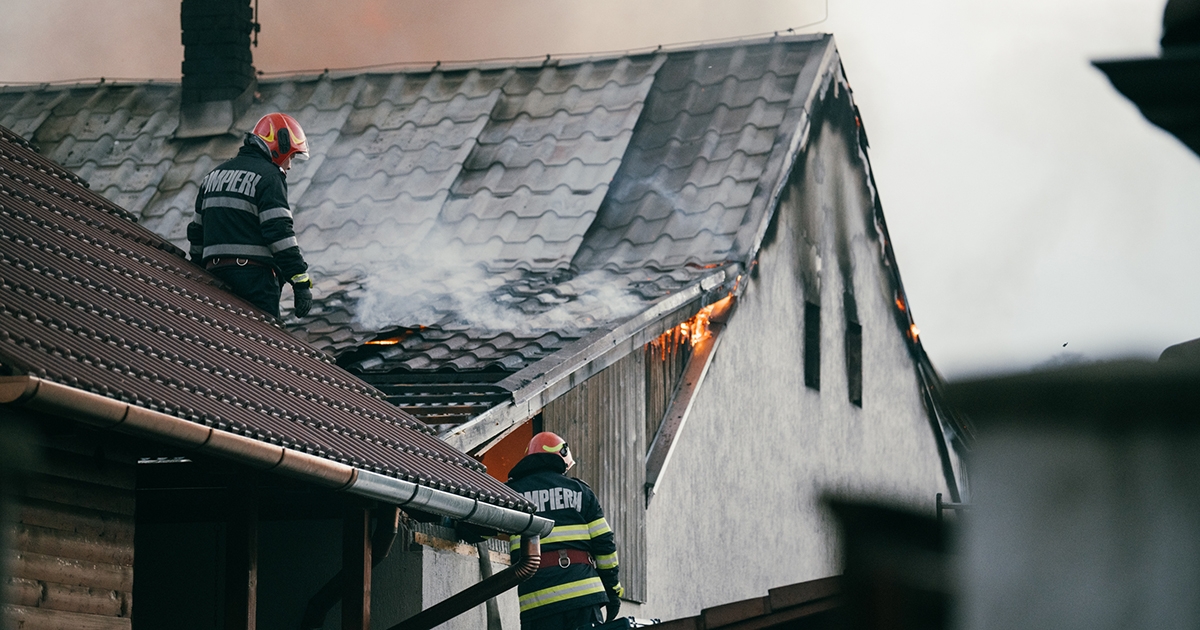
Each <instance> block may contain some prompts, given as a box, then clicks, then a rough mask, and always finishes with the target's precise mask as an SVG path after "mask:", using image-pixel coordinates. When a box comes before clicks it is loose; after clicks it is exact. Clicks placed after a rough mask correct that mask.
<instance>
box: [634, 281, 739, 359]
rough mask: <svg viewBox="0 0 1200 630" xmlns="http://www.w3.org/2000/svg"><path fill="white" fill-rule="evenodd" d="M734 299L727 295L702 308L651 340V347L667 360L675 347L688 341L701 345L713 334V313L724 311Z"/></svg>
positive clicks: (659, 356) (694, 344) (693, 345)
mask: <svg viewBox="0 0 1200 630" xmlns="http://www.w3.org/2000/svg"><path fill="white" fill-rule="evenodd" d="M732 300H733V296H732V295H727V296H725V297H724V298H722V299H720V300H717V301H716V302H713V303H712V304H709V305H708V306H705V307H704V308H702V309H700V312H698V313H696V314H695V315H694V316H692V318H691V319H689V320H687V321H685V322H682V323H680V324H679V325H678V326H676V327H674V328H672V329H671V330H668V331H667V332H665V333H663V334H662V335H660V336H659V337H658V339H655V340H654V341H652V342H650V347H651V349H652V350H653V351H654V352H655V354H656V355H657V357H658V358H659V359H660V360H664V361H665V360H666V359H667V357H668V356H669V355H671V354H673V352H674V348H675V347H677V346H681V345H683V344H685V343H686V344H689V345H691V346H692V347H693V348H695V347H696V346H698V345H700V344H701V343H702V342H703V341H704V340H706V339H708V338H709V337H711V336H712V330H711V329H710V327H709V326H710V323H711V320H712V316H713V313H714V312H719V311H723V310H724V309H725V308H726V307H727V306H728V305H729V302H730V301H732Z"/></svg>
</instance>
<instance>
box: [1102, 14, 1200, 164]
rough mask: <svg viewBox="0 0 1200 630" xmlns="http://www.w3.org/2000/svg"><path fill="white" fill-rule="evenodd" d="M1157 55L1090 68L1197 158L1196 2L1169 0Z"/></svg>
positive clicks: (1199, 61) (1199, 33) (1199, 20)
mask: <svg viewBox="0 0 1200 630" xmlns="http://www.w3.org/2000/svg"><path fill="white" fill-rule="evenodd" d="M1161 43H1162V54H1161V55H1160V56H1158V57H1150V58H1145V59H1121V60H1111V61H1096V62H1094V64H1095V66H1096V67H1097V68H1099V69H1100V70H1101V71H1102V72H1104V74H1106V75H1108V79H1109V80H1110V81H1112V84H1113V87H1115V88H1117V91H1119V92H1120V93H1121V94H1124V95H1125V96H1126V97H1127V98H1129V100H1131V101H1133V102H1134V104H1136V105H1137V106H1138V108H1139V109H1141V110H1142V115H1144V116H1145V117H1146V119H1147V120H1149V121H1150V122H1152V123H1154V124H1156V125H1158V126H1159V127H1162V128H1163V129H1165V130H1167V131H1168V132H1170V133H1172V134H1174V135H1175V137H1177V138H1179V139H1180V140H1181V141H1182V142H1183V143H1184V144H1186V145H1187V146H1188V147H1189V148H1191V149H1192V151H1194V152H1196V153H1197V154H1200V0H1170V1H1169V2H1168V3H1167V6H1166V10H1165V11H1164V12H1163V35H1162V40H1161Z"/></svg>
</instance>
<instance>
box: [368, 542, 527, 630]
mask: <svg viewBox="0 0 1200 630" xmlns="http://www.w3.org/2000/svg"><path fill="white" fill-rule="evenodd" d="M541 564H542V541H541V538H540V537H538V536H536V535H535V536H526V537H524V538H523V539H522V542H521V562H519V563H518V564H514V565H513V566H511V567H508V568H507V569H505V570H503V571H501V572H499V573H497V574H495V575H493V576H492V577H490V578H486V579H484V580H483V581H482V582H479V583H478V584H475V585H472V586H469V587H467V589H466V590H464V591H461V592H459V593H458V594H456V595H451V596H450V597H449V598H447V599H445V600H443V601H441V602H439V603H437V604H434V605H433V606H431V607H430V608H426V609H425V610H422V611H421V612H419V613H417V614H415V615H413V616H412V617H409V618H408V619H405V620H404V621H401V622H400V623H398V624H396V625H394V626H392V627H391V628H388V630H430V629H431V628H434V627H437V626H439V625H441V624H443V623H445V622H446V621H448V620H450V619H453V618H455V617H457V616H459V615H461V614H463V613H465V612H467V611H468V610H471V609H472V608H474V607H476V606H478V605H480V604H482V603H484V602H486V601H487V600H489V599H491V598H493V597H495V596H497V595H499V594H501V593H503V592H505V591H508V590H510V589H512V588H513V587H515V586H516V585H518V584H520V583H521V582H524V581H525V580H528V579H529V578H531V577H533V574H534V573H537V571H538V568H539V567H540V566H541Z"/></svg>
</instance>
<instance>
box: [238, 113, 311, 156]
mask: <svg viewBox="0 0 1200 630" xmlns="http://www.w3.org/2000/svg"><path fill="white" fill-rule="evenodd" d="M250 134H251V136H252V138H256V139H257V140H256V142H255V144H257V145H258V146H259V148H261V149H265V150H266V152H267V155H269V156H270V157H271V161H272V162H274V163H275V166H278V167H280V168H283V164H284V162H286V161H287V159H288V158H289V157H293V156H294V157H297V158H300V159H302V160H304V159H308V138H307V137H306V136H305V135H304V130H303V129H301V128H300V123H298V122H296V119H295V118H292V117H291V116H288V115H287V114H281V113H279V112H275V113H272V114H267V115H266V116H263V117H262V118H259V119H258V124H256V125H254V131H252V132H250Z"/></svg>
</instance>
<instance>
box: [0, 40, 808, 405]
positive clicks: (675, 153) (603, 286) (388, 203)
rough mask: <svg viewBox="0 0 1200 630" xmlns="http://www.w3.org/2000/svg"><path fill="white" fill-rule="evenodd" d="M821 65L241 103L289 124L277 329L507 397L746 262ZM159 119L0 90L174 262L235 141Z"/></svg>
mask: <svg viewBox="0 0 1200 630" xmlns="http://www.w3.org/2000/svg"><path fill="white" fill-rule="evenodd" d="M831 48H832V40H831V38H830V37H829V36H795V37H777V38H770V39H765V40H757V41H742V42H733V43H727V44H720V45H713V46H706V47H693V48H686V49H679V50H671V51H653V52H648V53H645V54H634V55H619V56H613V57H608V58H595V59H583V60H547V61H545V62H540V63H537V64H526V65H519V64H518V65H511V66H491V67H487V66H479V67H460V68H456V69H442V68H435V69H433V70H430V69H428V68H426V69H423V70H420V71H407V72H367V73H342V74H339V73H324V74H321V75H316V76H293V77H284V78H276V79H264V80H262V81H260V84H259V88H258V90H259V93H260V98H259V101H258V102H256V103H255V104H253V105H252V106H251V108H250V109H249V111H248V112H247V113H246V114H245V115H244V116H243V117H242V119H241V120H240V121H239V122H238V125H237V126H238V127H240V128H250V126H252V125H253V123H254V121H255V120H256V119H257V117H259V116H261V115H262V114H264V113H266V112H269V111H275V110H280V111H287V112H290V113H292V114H294V115H295V116H297V118H298V119H299V120H300V121H301V123H302V124H303V125H304V127H305V131H306V133H307V135H308V139H309V144H310V147H311V151H312V155H313V159H311V160H309V161H307V162H304V163H302V164H300V165H298V166H297V167H296V168H294V169H293V170H292V172H291V173H290V174H289V182H290V187H291V195H290V196H291V199H292V202H293V207H294V209H295V220H296V226H297V233H298V236H299V240H300V243H301V246H302V248H303V250H304V252H305V254H306V257H307V258H308V259H309V261H310V262H311V264H312V266H313V272H314V277H315V279H316V283H317V286H316V289H315V293H316V295H317V297H318V300H319V303H318V304H317V305H316V307H315V308H314V311H313V314H312V315H311V316H310V317H308V318H306V319H305V320H303V321H299V322H296V321H292V322H289V326H290V327H291V328H292V329H293V330H294V331H295V332H296V333H297V334H298V335H300V336H302V337H303V338H305V339H306V340H308V341H310V342H311V343H312V344H314V345H315V346H316V347H318V348H320V349H322V350H325V351H327V352H330V353H333V354H342V353H345V352H346V351H348V350H354V352H353V357H354V360H353V361H341V363H342V365H343V366H344V367H346V368H348V369H350V370H352V371H354V372H357V373H361V374H364V375H366V374H392V375H393V376H395V377H396V378H407V376H411V375H420V374H429V373H464V372H472V373H479V374H484V373H492V372H502V373H509V374H511V373H513V372H516V371H519V370H521V369H523V368H526V367H528V366H530V365H531V364H533V363H536V362H537V361H539V360H541V359H543V358H546V357H548V356H550V355H551V354H553V353H554V352H557V351H560V350H562V349H563V348H565V347H567V346H568V345H569V344H571V343H572V342H575V341H577V340H579V339H581V338H583V337H585V336H586V335H588V334H589V333H592V332H593V331H596V330H598V329H602V328H605V327H610V326H612V325H614V324H615V323H617V322H620V321H622V320H624V319H626V318H628V317H630V316H633V315H635V314H637V313H640V312H643V311H645V310H646V309H647V308H648V307H649V306H650V305H651V304H653V303H654V302H655V301H656V300H659V299H660V298H662V297H664V296H666V295H669V294H671V293H676V292H678V291H679V290H680V289H682V288H683V287H686V286H688V285H689V284H692V283H694V282H696V281H697V280H698V279H699V278H700V277H701V276H702V275H703V274H705V273H709V271H708V270H706V268H708V269H711V268H712V267H716V266H720V265H724V264H727V263H731V262H732V263H744V262H746V260H747V259H748V258H749V257H752V256H753V253H754V249H755V248H756V247H757V243H756V242H755V236H756V232H758V231H760V229H761V227H762V225H763V221H764V218H765V217H766V216H767V215H768V214H769V212H770V210H771V208H770V207H769V203H768V200H769V198H770V197H771V194H772V190H771V189H772V186H773V183H774V182H775V181H776V180H777V179H778V178H780V177H782V176H783V174H781V173H779V172H776V171H780V170H782V169H784V168H785V167H786V161H784V160H781V159H780V156H781V155H782V154H786V153H789V152H794V151H795V150H796V146H795V140H796V139H797V138H798V137H799V136H800V135H801V133H802V130H801V129H800V128H799V126H798V125H797V124H795V123H796V121H797V110H798V109H802V108H803V104H804V102H805V100H806V99H805V98H803V96H806V95H807V94H809V92H810V91H811V89H812V85H813V83H814V81H816V80H817V79H818V77H816V76H814V75H812V74H804V72H805V70H806V68H807V69H811V68H813V67H814V65H815V64H814V60H819V58H820V57H821V56H822V55H825V54H826V53H827V51H828V50H829V49H831ZM178 101H179V86H178V85H177V84H157V83H146V84H129V85H121V84H111V83H109V84H103V85H76V86H41V87H36V88H29V87H25V88H16V87H8V88H0V124H6V125H9V126H11V127H13V128H14V129H15V130H16V131H17V132H18V133H20V134H22V135H23V136H25V137H26V138H29V139H30V140H31V141H33V142H34V143H35V144H36V145H37V146H38V147H40V150H41V151H43V152H44V153H45V154H46V155H48V156H50V157H52V158H54V159H56V160H58V161H60V162H62V163H63V164H65V165H66V166H67V167H68V168H70V169H72V170H75V171H76V172H77V173H79V174H80V175H81V176H82V177H83V178H85V179H87V180H88V181H90V182H91V183H92V186H93V188H95V189H96V190H98V191H100V192H102V193H103V194H104V195H106V196H108V197H109V198H110V199H113V200H115V201H117V202H119V203H121V204H123V205H126V206H127V207H129V208H130V209H131V210H133V211H134V213H135V214H137V215H139V216H140V217H141V220H142V223H143V225H145V226H147V227H149V228H151V229H152V230H154V231H156V232H158V233H160V234H163V235H165V236H166V237H167V238H168V239H169V240H172V242H174V243H175V244H177V245H182V244H183V239H184V231H185V227H186V224H187V222H188V221H189V220H190V217H191V215H192V210H191V206H192V202H193V200H194V198H195V194H196V186H197V182H199V181H200V179H201V178H202V177H203V176H204V174H205V173H206V172H207V171H208V170H210V169H211V168H213V167H214V166H215V165H216V164H217V163H218V162H219V161H220V160H222V159H224V158H225V157H226V156H229V155H232V154H233V153H234V151H235V149H236V147H237V145H238V142H239V139H238V138H234V137H223V138H222V137H218V138H210V139H200V140H180V139H176V138H174V133H175V130H176V128H177V125H178V120H177V118H178V115H177V111H178ZM735 275H736V274H730V278H731V279H732V278H733V277H735ZM399 329H404V330H407V331H409V332H407V333H405V335H404V337H405V338H404V340H403V341H402V342H400V343H396V344H392V345H390V346H384V345H380V346H374V345H372V346H365V345H364V343H365V342H368V341H371V340H374V339H377V338H379V339H383V340H386V339H387V338H388V337H389V335H391V334H392V332H393V331H395V330H399ZM489 379H490V377H488V378H481V379H480V380H479V382H486V381H488V380H489Z"/></svg>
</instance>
